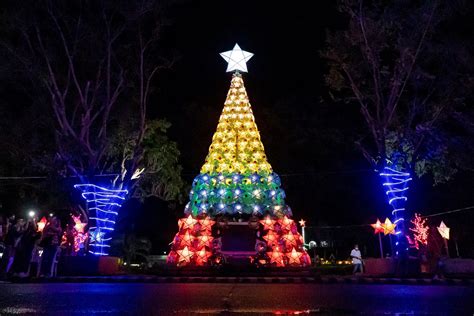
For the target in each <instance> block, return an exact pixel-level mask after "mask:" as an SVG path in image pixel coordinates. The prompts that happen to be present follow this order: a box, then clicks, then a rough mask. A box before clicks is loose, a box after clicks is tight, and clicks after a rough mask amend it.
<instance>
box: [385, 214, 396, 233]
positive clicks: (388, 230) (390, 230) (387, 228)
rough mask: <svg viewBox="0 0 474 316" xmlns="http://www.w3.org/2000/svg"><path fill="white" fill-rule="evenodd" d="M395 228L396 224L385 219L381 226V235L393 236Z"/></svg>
mask: <svg viewBox="0 0 474 316" xmlns="http://www.w3.org/2000/svg"><path fill="white" fill-rule="evenodd" d="M396 226H397V224H394V223H392V222H391V221H390V220H389V219H388V217H387V218H386V219H385V223H383V224H382V227H383V234H384V235H389V234H392V235H394V234H395V227H396Z"/></svg>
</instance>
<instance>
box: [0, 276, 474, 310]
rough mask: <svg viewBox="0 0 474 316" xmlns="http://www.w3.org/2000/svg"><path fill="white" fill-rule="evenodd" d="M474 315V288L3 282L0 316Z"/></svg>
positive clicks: (0, 288) (0, 290)
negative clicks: (298, 313) (221, 315)
mask: <svg viewBox="0 0 474 316" xmlns="http://www.w3.org/2000/svg"><path fill="white" fill-rule="evenodd" d="M298 311H301V312H304V313H307V314H317V315H321V314H323V315H326V314H331V315H334V314H336V315H346V314H359V313H362V314H378V315H384V314H385V315H390V314H397V313H409V314H411V315H419V314H423V315H447V314H449V315H473V313H474V287H472V286H427V285H424V286H420V285H359V284H357V285H356V284H241V283H235V284H232V283H229V284H222V283H169V284H163V283H157V284H152V283H148V284H147V283H142V284H140V283H38V284H8V283H4V284H0V315H38V314H39V315H169V314H174V315H176V314H177V315H180V314H186V315H193V314H199V315H203V314H204V315H206V314H210V315H212V314H225V315H229V314H230V315H237V314H239V315H240V314H243V315H257V314H258V315H260V314H265V313H268V314H274V313H277V312H283V313H291V312H298Z"/></svg>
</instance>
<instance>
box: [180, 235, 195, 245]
mask: <svg viewBox="0 0 474 316" xmlns="http://www.w3.org/2000/svg"><path fill="white" fill-rule="evenodd" d="M179 238H180V239H181V244H180V245H181V247H183V246H188V247H191V246H192V243H193V241H194V236H192V235H191V234H190V233H189V231H186V233H184V234H180V235H179Z"/></svg>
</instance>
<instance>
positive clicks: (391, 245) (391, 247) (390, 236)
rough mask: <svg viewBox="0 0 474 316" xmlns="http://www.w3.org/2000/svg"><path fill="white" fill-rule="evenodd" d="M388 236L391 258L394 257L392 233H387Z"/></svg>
mask: <svg viewBox="0 0 474 316" xmlns="http://www.w3.org/2000/svg"><path fill="white" fill-rule="evenodd" d="M388 237H389V238H390V252H391V254H392V258H394V255H393V243H392V234H389V235H388Z"/></svg>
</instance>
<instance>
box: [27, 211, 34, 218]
mask: <svg viewBox="0 0 474 316" xmlns="http://www.w3.org/2000/svg"><path fill="white" fill-rule="evenodd" d="M35 214H36V212H35V211H33V210H30V211H29V212H28V216H29V217H35Z"/></svg>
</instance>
